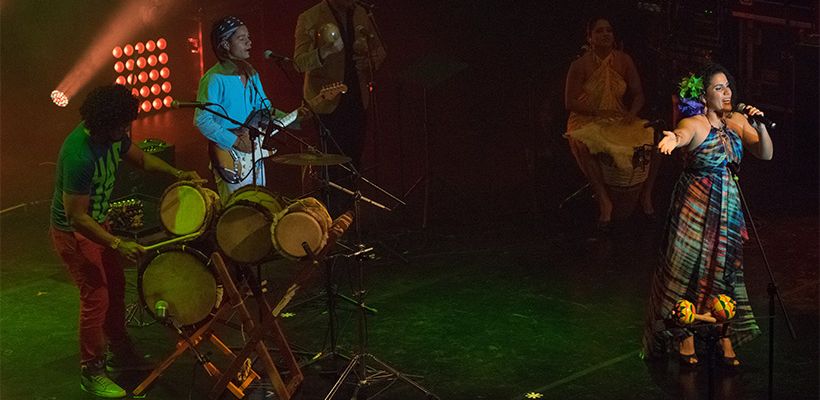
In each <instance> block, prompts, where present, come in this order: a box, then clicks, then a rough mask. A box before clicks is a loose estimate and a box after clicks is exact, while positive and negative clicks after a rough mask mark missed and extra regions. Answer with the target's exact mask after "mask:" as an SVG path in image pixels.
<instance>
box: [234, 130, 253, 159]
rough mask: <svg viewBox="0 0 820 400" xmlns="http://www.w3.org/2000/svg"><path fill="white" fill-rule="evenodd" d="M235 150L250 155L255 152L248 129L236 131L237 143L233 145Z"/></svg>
mask: <svg viewBox="0 0 820 400" xmlns="http://www.w3.org/2000/svg"><path fill="white" fill-rule="evenodd" d="M233 148H235V149H237V150H239V151H241V152H243V153H250V152H251V151H253V146H252V145H251V137H250V135H249V134H248V128H245V127H244V126H243V127H241V128H240V129H239V130H238V131H236V141H235V142H234V143H233Z"/></svg>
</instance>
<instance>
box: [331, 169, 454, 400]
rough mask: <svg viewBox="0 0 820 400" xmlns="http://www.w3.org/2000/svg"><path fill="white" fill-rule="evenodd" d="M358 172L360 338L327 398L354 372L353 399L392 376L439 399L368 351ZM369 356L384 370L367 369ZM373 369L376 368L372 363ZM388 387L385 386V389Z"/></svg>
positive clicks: (356, 255)
mask: <svg viewBox="0 0 820 400" xmlns="http://www.w3.org/2000/svg"><path fill="white" fill-rule="evenodd" d="M356 177H357V176H354V181H353V183H354V185H353V186H354V190H355V193H356V196H354V198H353V210H354V215H355V216H356V218H354V219H355V221H354V223H355V225H354V226H355V228H354V230H355V232H356V241H357V243H358V244H357V245H356V250H357V251H356V252H355V253H354V254H353V255H351V256H352V258H355V260H356V275H357V276H356V286H357V287H356V288H355V291H354V293H353V297H354V298H355V299H356V301H357V302H358V306H359V307H358V332H357V336H358V337H357V339H358V342H359V343H358V349H357V351H358V353H357V354H355V355H354V356H353V358H351V359H350V362H349V363H348V364H347V366H346V367H345V369H344V371H342V373H341V375H340V376H339V379H338V380H337V381H336V383H335V384H334V385H333V387H332V388H331V389H330V392H328V394H327V396H325V400H330V399H332V398H334V396H336V394H337V392H338V391H339V388H341V386H342V384H343V383H344V382H345V381H347V379H348V377H349V376H350V374H352V373H353V374H355V376H356V378H357V380H356V387H355V389H354V391H353V397H351V399H356V398H357V397H358V394H359V391H360V390H361V389H362V388H364V387H367V386H370V385H372V384H374V383H376V382H378V381H381V380H386V379H390V380H393V381H396V380H401V381H403V382H405V383H407V384H409V385H410V386H412V387H413V388H415V389H417V390H419V391H420V392H422V393H424V395H425V396H426V398H428V399H437V400H438V399H439V397H438V396H436V395H435V394H433V393H432V392H430V391H429V390H427V389H426V388H424V387H423V386H421V385H420V384H419V383H417V382H416V381H414V380H412V379H410V378H409V377H408V376H407V375H405V374H403V373H401V372H400V371H399V370H397V369H395V368H393V367H392V366H390V365H389V364H387V363H385V362H384V361H381V360H380V359H378V358H377V357H376V356H374V355H373V354H371V353H369V351H368V349H367V313H366V312H365V308H364V298H365V295H366V293H367V292H366V291H365V289H364V262H363V256H364V255H366V254H367V253H369V252H370V251H372V250H373V249H372V247H371V248H368V247H367V246H365V245H364V244H363V243H362V241H361V227H360V223H359V218H358V216H359V207H360V204H359V203H360V200H361V199H360V198H361V193H360V192H359V190H358V189H359V188H358V179H355V178H356ZM368 360H370V361H371V362H372V363H373V364H375V366H377V367H379V368H382V369H381V370H375V371H374V372H373V373H371V374H369V372H370V370H369V369H368V365H367V362H368ZM370 369H373V368H372V367H371V368H370ZM385 390H386V389H385Z"/></svg>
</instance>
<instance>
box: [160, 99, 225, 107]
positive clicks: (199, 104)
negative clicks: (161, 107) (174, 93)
mask: <svg viewBox="0 0 820 400" xmlns="http://www.w3.org/2000/svg"><path fill="white" fill-rule="evenodd" d="M215 105H216V104H215V103H206V102H202V101H179V100H174V101H172V102H171V108H205V107H208V106H215Z"/></svg>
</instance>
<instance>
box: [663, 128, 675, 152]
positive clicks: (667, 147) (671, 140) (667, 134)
mask: <svg viewBox="0 0 820 400" xmlns="http://www.w3.org/2000/svg"><path fill="white" fill-rule="evenodd" d="M677 147H678V136H677V135H675V132H672V131H663V139H661V141H660V142H658V151H660V152H661V153H663V154H672V151H673V150H675V148H677Z"/></svg>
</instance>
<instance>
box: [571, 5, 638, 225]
mask: <svg viewBox="0 0 820 400" xmlns="http://www.w3.org/2000/svg"><path fill="white" fill-rule="evenodd" d="M586 32H587V42H588V46H586V52H585V53H584V54H583V55H582V56H581V57H579V58H578V59H577V60H575V61H574V62H573V63H572V65H570V67H569V71H568V72H567V81H566V89H565V94H564V101H565V104H566V108H567V110H569V111H570V115H569V120H568V121H567V135H566V136H567V138H568V140H569V144H570V148H571V150H572V154H573V155H574V156H575V160H576V161H577V162H578V167H579V168H580V169H581V172H583V174H584V176H585V177H586V178H587V180H588V181H589V184H590V186H591V187H592V190H593V191H594V193H595V196H596V198H597V200H598V206H599V212H600V213H599V217H598V228H599V229H600V230H603V231H606V230H608V229H609V226H610V221H611V219H612V208H613V206H612V201H611V199H610V195H609V192H608V189H607V185H606V183H605V181H604V173H603V172H602V170H601V164H600V163H599V162H598V160H597V159H596V157H593V155H595V154H599V153H605V154H608V155H609V156H611V160H610V162H609V163H608V165H609V166H611V167H613V168H616V169H621V170H629V171H632V169H633V167H635V166H634V165H633V164H634V162H633V152H634V151H635V147H641V146H642V145H651V144H652V130H651V129H649V128H645V127H644V126H643V121H640V120H638V119H637V114H638V111H640V109H641V107H643V105H644V95H643V89H642V88H641V79H640V77H639V76H638V71H637V69H636V68H635V64H634V63H633V61H632V58H631V57H630V56H629V55H628V54H626V53H624V52H622V51H620V50H617V49H616V48H615V36H614V34H613V29H612V25H611V24H610V22H609V21H608V20H607V19H605V18H600V17H598V18H593V19H591V20H590V21H589V23H588V24H587V31H586ZM627 99H628V100H629V102H628V103H629V104H628V107H627V105H625V100H627ZM643 167H644V171H642V172H643V175H642V176H641V177H639V179H635V177H629V176H627V178H626V181H628V182H625V183H617V186H633V185H635V184H641V182H642V181H643V186H642V187H641V194H640V199H641V200H640V201H641V207H642V209H643V212H644V214H646V215H647V216H649V217H651V216H652V215H653V214H654V209H653V207H652V179H646V176H647V168H645V167H646V166H645V165H644V166H643Z"/></svg>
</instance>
